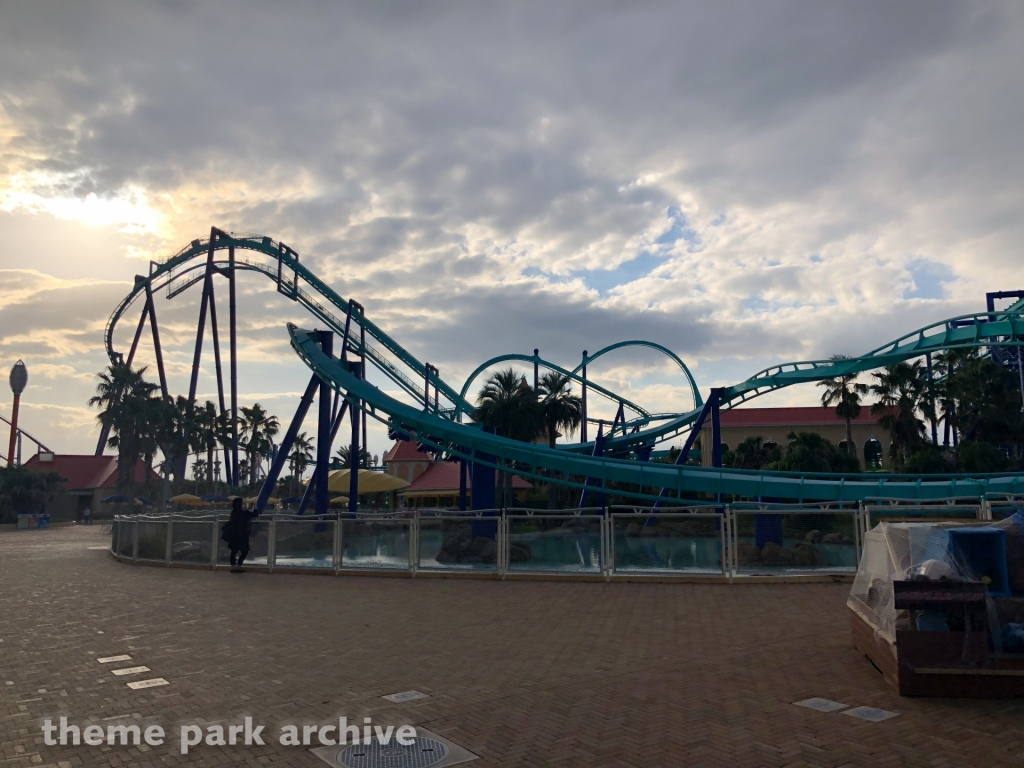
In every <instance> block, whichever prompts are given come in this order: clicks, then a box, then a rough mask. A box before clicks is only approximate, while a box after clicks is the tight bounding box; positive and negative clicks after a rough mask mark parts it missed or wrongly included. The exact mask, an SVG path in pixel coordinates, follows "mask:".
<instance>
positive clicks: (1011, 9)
mask: <svg viewBox="0 0 1024 768" xmlns="http://www.w3.org/2000/svg"><path fill="white" fill-rule="evenodd" d="M1022 43H1024V10H1022V9H1021V7H1020V6H1019V5H1018V4H1013V3H1005V4H1001V3H985V4H981V3H971V2H964V3H931V2H903V3H899V4H893V3H885V2H876V3H871V2H867V3H856V4H851V3H843V2H835V3H829V2H824V3H823V2H780V3H771V4H765V3H754V2H747V3H736V2H720V3H713V4H707V3H694V4H682V3H643V4H640V3H629V4H618V3H615V4H613V3H594V2H586V3H583V2H579V3H571V2H566V3H557V4H550V3H528V4H523V3H516V4H509V5H506V6H496V5H480V4H475V3H455V2H451V3H430V4H422V3H389V4H361V5H357V4H340V3H327V2H324V3H318V4H306V5H303V6H300V7H287V8H286V7H283V6H280V5H276V4H265V5H260V4H254V3H217V4H199V3H189V2H163V3H157V4H151V5H148V6H132V5H123V4H113V3H109V4H105V3H96V4H74V5H71V6H68V5H66V4H56V3H52V4H51V3H46V2H31V3H29V2H14V3H7V4H5V5H4V7H3V9H2V10H0V225H2V226H3V231H4V234H5V237H4V239H3V241H0V269H2V270H4V271H3V272H2V273H0V280H2V281H3V282H2V284H0V319H2V321H3V325H2V329H0V358H2V361H3V362H5V363H10V362H13V360H14V359H17V358H18V357H23V358H25V360H26V362H28V363H29V367H30V371H38V376H37V377H34V378H33V385H35V384H36V383H37V382H45V383H46V385H47V386H49V385H50V383H51V382H53V383H55V384H56V383H61V384H62V386H61V387H54V389H53V390H52V391H47V392H46V393H45V395H46V397H47V398H48V402H51V403H53V404H55V405H61V406H64V407H67V408H81V407H82V404H83V402H84V400H85V398H86V397H87V396H88V394H89V390H90V389H91V384H90V382H89V381H86V380H85V379H84V378H83V375H84V374H88V373H93V372H95V371H97V370H99V369H100V368H101V367H102V366H103V365H104V363H105V354H104V352H103V349H102V330H103V328H104V326H105V324H106V320H107V316H108V315H109V312H110V310H111V309H112V308H113V306H114V305H115V304H116V303H117V301H118V300H119V298H120V296H122V295H123V294H124V293H125V292H126V291H127V289H128V287H129V286H130V285H131V281H132V277H133V275H134V274H136V273H143V272H145V271H146V270H147V266H146V263H147V261H148V260H149V259H157V258H160V257H162V256H165V255H167V254H168V253H171V252H173V251H175V250H177V249H178V248H179V247H181V246H182V245H183V244H185V243H187V242H188V241H189V240H191V239H193V238H195V237H199V236H202V235H203V234H204V233H207V232H208V231H209V227H210V225H211V224H212V225H216V226H218V227H221V228H223V229H229V230H236V231H249V232H260V233H265V234H268V235H271V236H273V237H275V238H278V239H281V240H283V241H285V242H287V243H288V244H289V245H291V246H292V247H294V248H295V249H297V250H298V251H299V252H300V253H301V254H302V260H303V262H304V263H307V264H309V265H310V266H311V268H313V269H314V270H315V271H316V272H317V273H318V274H320V275H321V276H322V277H324V279H325V280H327V281H328V282H329V283H331V285H332V286H333V287H335V289H336V290H337V291H338V292H339V293H341V294H342V295H343V296H345V297H346V298H347V297H349V296H351V297H354V298H356V299H358V300H359V301H360V302H362V303H363V304H364V305H365V306H366V307H367V311H368V313H369V315H370V317H371V318H372V319H374V320H375V322H377V324H378V325H379V326H381V327H382V328H384V329H385V330H387V331H388V332H389V333H391V334H392V335H393V336H394V337H395V338H396V339H397V340H399V341H400V342H401V343H403V344H405V345H406V346H407V347H408V348H409V349H410V350H411V351H412V352H414V353H415V354H416V355H417V356H419V357H420V359H421V360H429V361H430V362H432V363H435V364H437V365H438V366H440V368H441V370H442V374H443V375H444V376H445V378H446V379H447V380H448V381H449V382H450V383H452V384H453V385H454V386H456V387H459V386H461V383H462V380H463V379H464V377H465V376H466V375H468V373H469V372H470V371H471V370H472V369H473V368H474V367H475V366H476V365H477V364H478V363H479V362H480V361H482V360H484V359H487V358H488V357H491V356H493V355H497V354H500V353H503V352H508V351H517V352H524V353H531V352H532V350H533V349H534V348H535V347H536V348H540V349H541V351H542V353H543V354H544V355H546V356H548V357H550V358H551V359H552V360H555V361H557V362H561V363H563V364H565V365H570V364H575V363H576V362H578V360H579V357H580V354H581V352H582V350H583V349H589V350H590V351H591V352H593V351H594V350H596V349H597V348H599V347H602V346H604V345H606V344H609V343H612V342H616V341H620V340H624V339H630V338H643V339H650V340H652V341H656V342H658V343H661V344H663V345H665V346H667V347H669V348H671V349H673V350H675V351H676V352H677V353H679V354H680V355H681V356H682V357H683V358H684V359H686V361H687V363H688V364H690V366H691V368H692V369H693V370H694V372H695V375H697V377H698V379H699V382H700V384H701V386H702V388H705V389H706V388H707V387H708V386H712V385H718V384H727V383H733V382H735V381H736V380H739V379H742V378H745V377H746V376H747V375H749V374H751V373H753V372H754V371H755V370H757V369H758V368H760V367H762V366H764V365H768V364H772V363H777V362H780V361H782V360H786V359H798V358H815V357H822V356H827V355H829V354H832V353H834V352H845V353H857V352H863V351H866V350H868V349H871V348H873V347H876V346H878V345H880V344H882V343H884V342H886V341H888V340H890V339H891V338H894V337H895V336H898V335H900V334H902V333H905V332H909V331H912V330H913V329H914V328H916V327H918V326H920V325H924V324H927V323H929V322H932V321H935V320H939V319H942V318H944V317H948V316H951V315H955V314H961V313H966V312H971V311H977V310H978V309H979V308H982V307H983V299H984V296H983V294H984V292H985V291H986V290H996V289H1008V288H1021V287H1024V266H1022V261H1021V259H1020V256H1019V254H1018V247H1019V246H1018V243H1019V242H1020V241H1021V237H1022V235H1024V226H1022V224H1024V216H1022V215H1021V210H1022V203H1024V193H1022V191H1021V186H1020V178H1021V177H1022V172H1024V167H1022V166H1024V159H1022V157H1024V156H1022V153H1021V151H1020V138H1019V134H1020V128H1019V127H1020V125H1021V124H1022V123H1024V114H1022V113H1024V92H1022V91H1024V82H1022V81H1021V79H1020V77H1019V73H1020V72H1021V71H1022V68H1024V45H1022ZM243 285H244V289H243V291H242V294H243V295H242V296H241V298H240V305H241V308H242V315H241V324H240V334H241V343H242V349H241V352H240V356H241V359H242V371H243V377H244V378H243V382H242V390H243V392H244V393H245V394H244V397H245V398H247V399H248V400H251V399H254V398H255V397H257V396H258V397H260V398H261V400H264V401H268V402H270V396H271V395H275V393H280V394H279V396H276V397H275V398H274V399H273V401H272V405H273V408H274V409H275V410H276V412H277V413H278V415H279V416H281V417H282V418H287V416H288V415H289V412H290V409H291V407H292V403H293V401H294V395H293V393H295V392H297V391H299V390H301V388H302V387H303V381H304V379H305V377H306V374H305V373H304V372H303V369H302V368H301V366H300V365H298V364H297V363H293V362H292V361H293V359H294V356H293V354H292V353H291V351H290V350H289V348H288V346H287V340H286V337H285V333H284V329H283V323H284V322H285V321H286V320H293V321H296V322H303V323H310V322H311V321H309V320H308V319H307V318H306V317H304V316H303V314H302V312H301V311H300V310H299V309H298V308H297V307H296V306H295V305H293V304H291V303H290V302H288V301H287V300H286V299H284V298H283V297H281V296H280V295H278V294H277V293H276V292H274V291H273V288H272V287H271V286H269V285H268V284H261V283H260V282H259V280H258V278H256V277H255V276H253V277H250V278H248V279H247V280H246V281H245V282H244V284H243ZM197 291H198V289H197V288H196V289H193V290H192V291H191V292H190V294H187V295H185V296H181V297H178V298H177V299H175V300H174V301H172V302H166V301H164V300H163V299H162V298H160V299H159V301H158V312H159V313H160V318H161V331H162V333H163V334H164V337H165V342H166V344H167V346H168V352H167V361H168V370H169V373H170V375H171V379H172V387H173V388H174V389H175V391H183V390H184V389H185V388H186V387H187V375H188V369H189V365H190V363H191V344H192V342H193V341H194V333H195V317H196V312H197V303H196V300H197V296H196V295H195V294H196V293H197ZM222 314H223V313H222ZM136 318H137V314H133V315H131V317H130V319H129V320H128V322H127V323H126V325H125V326H124V327H122V328H119V330H118V335H117V343H118V344H119V345H121V346H119V348H122V347H123V345H125V344H128V343H130V336H131V334H132V332H133V331H134V328H133V327H130V326H131V325H132V323H134V321H135V319H136ZM140 355H141V356H140V358H139V360H140V362H142V363H148V362H151V357H150V356H149V355H150V353H149V351H148V348H147V347H146V346H145V345H143V349H142V351H141V352H140ZM208 358H209V356H207V358H204V362H209V360H208ZM594 372H595V375H597V376H598V378H599V380H600V381H602V382H604V383H606V384H608V385H609V386H613V385H614V386H615V387H619V388H622V389H623V392H624V394H627V393H628V396H630V397H631V398H632V399H634V400H636V401H638V402H640V403H643V404H645V405H648V406H649V407H650V408H652V409H655V410H671V409H673V408H680V407H684V406H685V405H686V403H687V402H688V394H687V388H686V387H685V386H683V381H682V380H681V379H680V378H679V377H678V375H677V374H676V373H675V371H674V369H673V368H672V367H671V366H670V365H667V364H665V362H664V360H663V358H660V357H659V356H657V355H656V354H654V353H653V352H643V353H640V352H631V353H629V354H624V355H622V356H621V357H616V358H609V359H608V360H607V362H602V363H601V364H597V365H595V371H594ZM51 376H52V377H53V378H50V377H51ZM213 381H214V380H213V377H212V365H206V366H205V367H204V375H203V379H202V383H201V386H200V389H201V391H202V392H203V393H205V394H203V395H202V396H203V397H207V396H211V397H212V396H213V393H214V391H215V390H214V389H213V386H214V384H213ZM381 383H382V384H383V381H382V382H381ZM40 386H42V384H40ZM42 395H43V392H42V390H36V394H34V395H33V396H34V397H37V398H38V397H40V396H42ZM813 396H814V395H813V393H808V392H795V393H787V394H782V395H777V396H773V397H775V398H776V400H775V401H776V402H781V401H782V400H788V401H793V400H794V399H800V398H803V399H804V400H808V399H809V398H810V397H813ZM37 402H38V400H37ZM5 407H9V406H5ZM57 413H58V411H56V410H53V411H51V415H50V416H49V418H50V419H51V426H40V427H39V431H41V432H44V433H45V432H46V430H47V429H51V428H52V429H53V430H54V431H52V432H50V433H49V434H50V435H52V436H53V438H52V439H53V440H54V441H56V440H57V439H58V438H59V439H60V440H61V441H65V442H67V443H68V444H67V446H66V447H65V446H64V445H63V444H62V446H61V447H62V449H65V450H71V449H72V448H73V449H75V450H85V449H87V448H88V447H89V446H88V443H89V440H90V439H94V434H93V438H89V435H88V432H89V425H87V424H84V423H83V422H82V421H81V419H80V418H78V417H75V418H74V419H71V417H70V416H69V417H68V418H69V419H71V420H72V421H73V422H74V424H75V425H77V426H75V427H74V431H73V433H62V432H60V431H59V423H60V421H59V419H58V417H57V415H56V414H57ZM33 418H35V416H33ZM76 419H77V420H76ZM67 435H70V436H67ZM72 443H73V445H72ZM384 443H385V439H384V435H383V432H382V431H377V432H376V433H375V437H374V442H373V444H372V447H373V448H374V449H375V450H376V451H377V452H379V451H380V450H381V449H382V448H383V447H384Z"/></svg>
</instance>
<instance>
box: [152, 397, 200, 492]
mask: <svg viewBox="0 0 1024 768" xmlns="http://www.w3.org/2000/svg"><path fill="white" fill-rule="evenodd" d="M153 415H154V423H153V425H152V427H151V429H152V431H153V433H154V434H155V436H156V441H157V443H158V444H159V446H160V450H161V451H163V454H164V458H165V459H166V460H167V462H168V465H169V466H170V468H171V471H172V473H173V474H174V476H175V478H176V479H177V480H179V481H181V480H184V479H185V463H186V461H187V460H188V455H189V454H190V453H192V452H198V451H199V450H200V446H202V445H203V443H202V441H201V435H202V431H201V430H200V429H199V422H198V420H197V417H196V401H195V400H189V399H188V398H187V397H185V396H183V395H178V396H177V397H176V398H175V399H174V400H164V401H161V402H160V403H159V404H158V405H157V406H155V407H154V409H153Z"/></svg>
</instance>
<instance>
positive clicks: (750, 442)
mask: <svg viewBox="0 0 1024 768" xmlns="http://www.w3.org/2000/svg"><path fill="white" fill-rule="evenodd" d="M777 461H782V447H781V446H780V445H779V444H778V443H765V442H764V439H763V438H762V437H761V436H760V435H758V436H757V437H748V438H747V439H746V440H744V441H743V442H741V443H740V444H739V445H737V446H736V448H735V449H734V450H732V451H729V454H728V456H727V457H725V459H724V460H723V461H722V463H723V464H724V465H725V466H727V467H733V468H735V469H764V468H765V467H767V466H768V465H769V464H773V463H775V462H777Z"/></svg>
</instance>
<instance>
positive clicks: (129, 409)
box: [89, 363, 159, 493]
mask: <svg viewBox="0 0 1024 768" xmlns="http://www.w3.org/2000/svg"><path fill="white" fill-rule="evenodd" d="M145 372H146V369H145V368H139V369H137V370H136V369H133V368H132V367H131V366H129V365H125V364H124V363H111V364H110V366H108V368H107V369H106V370H105V371H103V372H101V373H99V374H97V376H98V377H99V383H98V384H97V385H96V394H95V396H93V397H91V398H89V405H90V406H96V407H98V408H100V409H101V410H100V413H99V414H98V415H97V417H96V418H97V419H98V420H99V422H100V424H101V425H102V427H104V428H109V429H110V437H109V438H108V439H107V445H109V446H110V447H111V448H116V449H117V490H118V493H124V492H125V491H127V490H128V487H129V485H131V482H132V478H133V477H134V475H135V466H136V464H137V463H138V461H139V458H140V457H141V456H142V455H143V454H144V453H146V452H147V449H148V448H149V444H150V443H151V442H152V440H153V435H152V432H151V426H152V416H153V413H154V411H155V408H154V403H155V402H159V401H157V400H156V398H154V397H153V394H154V393H155V392H156V390H157V389H159V387H158V386H157V385H156V384H153V383H152V382H148V381H146V380H145V378H143V374H145Z"/></svg>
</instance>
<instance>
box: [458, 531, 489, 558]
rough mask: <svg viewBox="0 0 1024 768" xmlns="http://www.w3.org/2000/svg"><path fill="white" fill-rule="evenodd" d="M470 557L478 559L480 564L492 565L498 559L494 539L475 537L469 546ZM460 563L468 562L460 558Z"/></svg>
mask: <svg viewBox="0 0 1024 768" xmlns="http://www.w3.org/2000/svg"><path fill="white" fill-rule="evenodd" d="M469 552H470V555H471V556H475V557H479V558H480V562H481V563H493V562H494V561H495V560H496V559H497V557H498V544H497V542H495V541H494V539H488V538H485V537H483V536H477V537H476V538H475V539H473V541H472V542H471V543H470V545H469ZM460 562H468V561H467V560H466V559H465V558H462V559H461V560H460Z"/></svg>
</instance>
